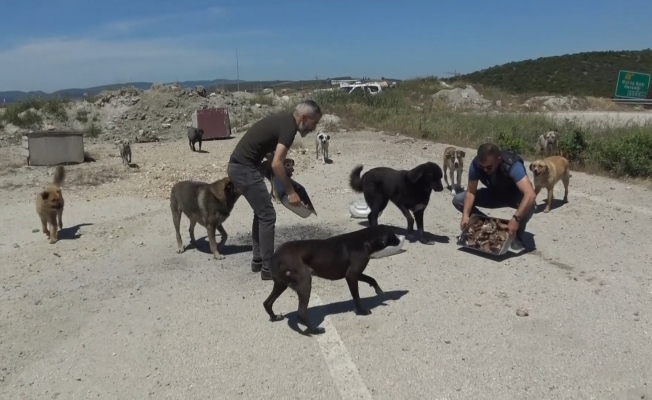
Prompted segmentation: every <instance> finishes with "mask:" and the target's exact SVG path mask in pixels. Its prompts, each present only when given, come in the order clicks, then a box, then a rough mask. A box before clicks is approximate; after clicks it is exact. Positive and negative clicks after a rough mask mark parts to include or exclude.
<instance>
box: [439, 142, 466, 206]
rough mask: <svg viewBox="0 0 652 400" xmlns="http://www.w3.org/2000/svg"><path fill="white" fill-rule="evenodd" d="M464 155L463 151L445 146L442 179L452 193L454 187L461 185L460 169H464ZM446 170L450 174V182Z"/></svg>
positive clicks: (453, 192)
mask: <svg viewBox="0 0 652 400" xmlns="http://www.w3.org/2000/svg"><path fill="white" fill-rule="evenodd" d="M465 156H466V153H465V152H464V151H462V150H457V149H456V148H455V147H453V146H449V147H446V149H445V150H444V181H445V182H446V186H448V187H449V188H450V190H451V194H452V195H454V194H455V188H461V187H462V170H463V169H464V157H465ZM446 171H448V173H449V174H450V178H451V181H450V183H449V182H448V176H447V175H446ZM453 175H455V180H453Z"/></svg>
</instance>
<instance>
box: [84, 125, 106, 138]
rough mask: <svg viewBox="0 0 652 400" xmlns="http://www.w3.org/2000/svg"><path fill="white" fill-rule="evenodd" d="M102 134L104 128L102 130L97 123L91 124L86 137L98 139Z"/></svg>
mask: <svg viewBox="0 0 652 400" xmlns="http://www.w3.org/2000/svg"><path fill="white" fill-rule="evenodd" d="M101 133H102V128H100V127H99V126H98V125H96V124H95V123H91V124H90V125H89V126H88V127H87V128H86V136H88V137H91V138H96V137H98V136H100V134H101Z"/></svg>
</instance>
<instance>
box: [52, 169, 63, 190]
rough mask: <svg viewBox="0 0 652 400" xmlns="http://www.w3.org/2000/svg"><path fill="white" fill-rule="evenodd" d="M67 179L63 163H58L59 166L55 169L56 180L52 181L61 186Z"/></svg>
mask: <svg viewBox="0 0 652 400" xmlns="http://www.w3.org/2000/svg"><path fill="white" fill-rule="evenodd" d="M65 179H66V169H65V168H63V165H57V167H56V168H55V169H54V180H53V181H52V183H54V184H55V185H57V186H61V184H62V183H63V181H64V180H65Z"/></svg>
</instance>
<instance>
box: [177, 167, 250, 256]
mask: <svg viewBox="0 0 652 400" xmlns="http://www.w3.org/2000/svg"><path fill="white" fill-rule="evenodd" d="M240 195H241V193H240V191H239V190H238V189H236V187H235V185H234V184H233V182H231V180H230V179H229V178H223V179H220V180H218V181H215V182H213V183H210V184H209V183H204V182H193V181H181V182H177V183H175V184H174V186H172V190H171V192H170V209H171V210H172V222H173V223H174V229H175V232H176V235H177V245H178V249H177V253H183V252H184V251H185V250H186V249H185V248H184V247H183V241H182V240H181V233H180V232H179V224H180V222H181V214H182V213H183V214H185V215H186V217H188V219H189V220H190V227H189V229H188V232H189V233H190V244H191V245H196V244H197V243H196V241H195V225H196V224H199V225H201V226H203V227H205V228H206V230H207V232H208V243H209V244H210V247H211V253H213V257H215V259H218V260H222V259H224V258H225V257H224V255H223V254H221V253H219V251H218V245H217V243H216V241H215V229H217V230H218V231H219V232H220V236H221V237H222V238H221V240H220V244H219V246H223V245H224V244H225V243H226V239H227V237H228V235H227V233H226V231H225V230H224V227H223V226H222V224H223V223H224V221H226V219H227V218H228V217H229V215H230V214H231V210H233V206H234V205H235V203H236V201H237V200H238V198H239V197H240Z"/></svg>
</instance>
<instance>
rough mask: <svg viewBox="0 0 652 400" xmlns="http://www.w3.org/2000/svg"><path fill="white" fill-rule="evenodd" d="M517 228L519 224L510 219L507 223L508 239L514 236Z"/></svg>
mask: <svg viewBox="0 0 652 400" xmlns="http://www.w3.org/2000/svg"><path fill="white" fill-rule="evenodd" d="M518 226H519V223H518V221H517V220H516V218H512V219H510V220H509V222H508V223H507V232H508V233H509V236H510V237H514V235H516V231H518Z"/></svg>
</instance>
